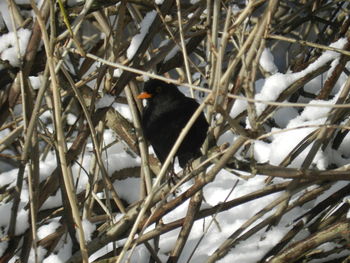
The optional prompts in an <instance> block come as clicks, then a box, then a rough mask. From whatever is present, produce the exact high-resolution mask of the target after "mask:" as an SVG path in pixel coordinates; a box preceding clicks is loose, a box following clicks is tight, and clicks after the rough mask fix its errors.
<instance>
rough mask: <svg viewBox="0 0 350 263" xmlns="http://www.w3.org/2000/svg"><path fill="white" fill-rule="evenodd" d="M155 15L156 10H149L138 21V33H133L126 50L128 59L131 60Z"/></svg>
mask: <svg viewBox="0 0 350 263" xmlns="http://www.w3.org/2000/svg"><path fill="white" fill-rule="evenodd" d="M156 15H157V11H155V10H153V11H151V12H148V13H147V14H146V16H145V17H144V18H143V20H142V21H141V23H140V33H139V34H137V35H135V36H134V37H133V38H132V40H131V43H130V46H129V48H128V50H127V51H126V56H127V58H128V59H129V60H131V59H132V58H133V57H134V55H135V54H136V52H137V50H138V48H139V47H140V45H141V43H142V41H143V39H144V38H145V36H146V34H147V33H148V30H149V28H150V26H151V24H152V22H153V20H154V18H155V17H156Z"/></svg>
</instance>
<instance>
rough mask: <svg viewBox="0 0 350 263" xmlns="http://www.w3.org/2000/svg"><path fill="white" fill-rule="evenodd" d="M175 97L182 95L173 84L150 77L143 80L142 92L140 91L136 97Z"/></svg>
mask: <svg viewBox="0 0 350 263" xmlns="http://www.w3.org/2000/svg"><path fill="white" fill-rule="evenodd" d="M167 96H170V97H174V98H175V97H177V96H183V95H182V93H181V92H180V91H179V90H178V89H177V87H176V86H175V85H174V84H169V83H166V82H164V81H161V80H158V79H151V80H148V81H147V82H145V84H144V87H143V92H142V93H140V94H139V95H138V96H137V98H138V99H151V98H157V97H167Z"/></svg>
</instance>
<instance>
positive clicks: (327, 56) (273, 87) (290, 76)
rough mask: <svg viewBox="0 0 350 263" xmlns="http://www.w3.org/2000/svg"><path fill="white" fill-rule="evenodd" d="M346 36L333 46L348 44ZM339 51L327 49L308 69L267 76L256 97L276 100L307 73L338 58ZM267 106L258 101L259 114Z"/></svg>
mask: <svg viewBox="0 0 350 263" xmlns="http://www.w3.org/2000/svg"><path fill="white" fill-rule="evenodd" d="M346 42H347V40H346V38H340V39H339V40H338V41H336V42H335V43H333V44H332V45H331V47H334V48H342V47H343V46H344V45H345V44H346ZM339 56H340V54H339V53H337V52H334V51H329V50H327V51H325V52H324V53H323V54H322V55H321V56H320V57H319V58H318V59H317V60H316V61H315V62H313V63H311V64H310V65H309V66H308V67H307V68H306V69H304V70H302V71H300V72H296V73H286V74H282V73H275V74H274V75H272V76H270V77H268V78H266V80H265V83H264V86H263V87H262V90H261V92H259V93H257V94H256V95H255V99H257V100H263V101H275V100H276V99H277V98H278V97H279V95H280V94H281V93H282V92H283V91H284V90H285V89H286V88H288V87H289V86H290V85H291V84H292V83H294V82H295V81H296V80H298V79H301V78H303V77H305V76H306V75H307V74H309V73H311V72H313V71H314V70H316V69H318V68H320V67H321V66H323V65H325V64H326V63H327V62H329V61H332V60H335V59H337V58H338V57H339ZM265 108H266V104H262V103H256V109H257V115H260V114H261V113H262V112H263V110H264V109H265Z"/></svg>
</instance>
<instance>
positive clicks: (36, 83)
mask: <svg viewBox="0 0 350 263" xmlns="http://www.w3.org/2000/svg"><path fill="white" fill-rule="evenodd" d="M29 81H30V84H31V85H32V88H33V89H34V90H38V89H40V87H41V79H40V77H36V76H30V77H29Z"/></svg>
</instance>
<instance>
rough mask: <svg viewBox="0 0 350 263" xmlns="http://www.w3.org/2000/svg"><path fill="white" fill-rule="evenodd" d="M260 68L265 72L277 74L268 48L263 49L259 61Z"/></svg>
mask: <svg viewBox="0 0 350 263" xmlns="http://www.w3.org/2000/svg"><path fill="white" fill-rule="evenodd" d="M259 64H260V66H261V67H262V68H263V69H264V70H265V71H267V72H270V73H277V71H278V69H277V67H276V65H275V63H274V58H273V55H272V53H271V51H270V50H269V49H268V48H265V49H264V51H263V52H262V54H261V57H260V60H259Z"/></svg>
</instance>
